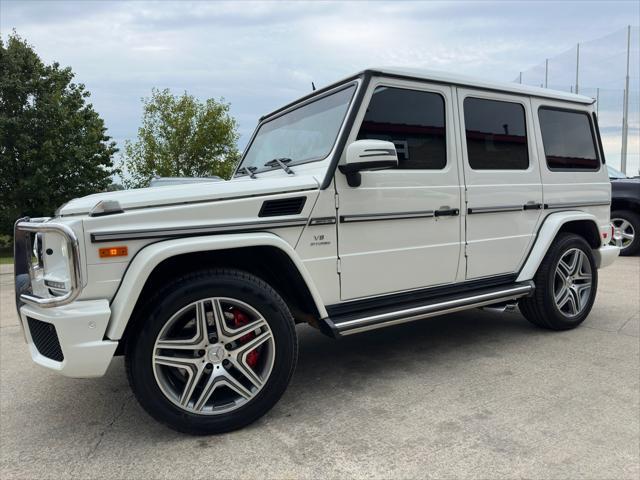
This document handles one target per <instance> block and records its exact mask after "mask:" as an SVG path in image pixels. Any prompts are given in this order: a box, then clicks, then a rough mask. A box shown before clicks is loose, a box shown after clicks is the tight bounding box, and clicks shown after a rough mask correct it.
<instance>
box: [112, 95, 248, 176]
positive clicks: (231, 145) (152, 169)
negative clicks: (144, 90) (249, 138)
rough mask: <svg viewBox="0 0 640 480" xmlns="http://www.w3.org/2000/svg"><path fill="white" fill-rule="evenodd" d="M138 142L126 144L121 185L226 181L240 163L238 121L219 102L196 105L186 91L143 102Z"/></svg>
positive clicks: (153, 96) (196, 100)
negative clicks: (157, 177)
mask: <svg viewBox="0 0 640 480" xmlns="http://www.w3.org/2000/svg"><path fill="white" fill-rule="evenodd" d="M142 103H143V115H142V126H141V127H140V128H139V129H138V139H137V140H136V141H135V142H131V141H127V142H126V143H125V147H124V155H123V161H122V168H123V170H125V171H126V172H127V174H128V175H125V179H124V182H125V185H126V186H127V187H129V188H131V187H141V186H146V185H148V183H149V180H151V178H153V177H154V176H155V175H160V176H162V177H181V176H188V177H204V176H209V175H218V176H220V177H223V178H229V177H230V176H231V173H232V172H233V169H234V167H235V165H236V162H237V161H238V157H239V154H238V149H237V147H236V142H237V141H238V133H237V131H236V128H237V124H236V121H235V120H234V119H233V117H231V115H230V114H229V104H228V103H225V102H224V100H223V99H220V100H214V99H212V98H210V99H207V100H206V101H204V102H200V101H199V100H198V99H196V98H195V97H194V96H193V95H188V94H187V93H186V92H185V93H184V94H182V95H180V96H177V95H173V94H171V92H170V91H169V89H164V90H158V89H153V90H152V91H151V97H150V98H143V99H142Z"/></svg>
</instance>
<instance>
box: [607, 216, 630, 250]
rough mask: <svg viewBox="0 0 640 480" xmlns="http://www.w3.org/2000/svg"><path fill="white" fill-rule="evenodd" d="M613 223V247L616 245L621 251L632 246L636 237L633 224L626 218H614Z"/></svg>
mask: <svg viewBox="0 0 640 480" xmlns="http://www.w3.org/2000/svg"><path fill="white" fill-rule="evenodd" d="M611 223H612V224H613V236H612V237H611V245H615V246H616V247H620V248H621V249H624V248H627V247H628V246H629V245H631V244H632V243H633V240H634V239H635V237H636V232H635V229H634V228H633V225H632V224H631V222H629V221H628V220H625V219H624V218H612V219H611Z"/></svg>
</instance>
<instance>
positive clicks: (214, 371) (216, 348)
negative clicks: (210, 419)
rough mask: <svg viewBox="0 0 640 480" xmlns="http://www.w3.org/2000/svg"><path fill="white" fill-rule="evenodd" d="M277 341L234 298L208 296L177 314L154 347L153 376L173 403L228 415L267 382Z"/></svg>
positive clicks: (257, 316)
mask: <svg viewBox="0 0 640 480" xmlns="http://www.w3.org/2000/svg"><path fill="white" fill-rule="evenodd" d="M274 359H275V341H274V337H273V333H272V332H271V328H270V327H269V324H268V323H267V321H266V320H265V319H264V318H263V317H262V315H260V313H258V311H257V310H255V309H254V308H253V307H251V306H250V305H247V304H246V303H244V302H241V301H239V300H236V299H233V298H223V297H216V298H207V299H203V300H199V301H196V302H193V303H191V304H189V305H187V306H186V307H184V308H182V309H181V310H179V311H178V312H176V313H175V314H174V315H173V316H172V317H171V318H170V319H169V320H168V321H167V323H166V324H165V325H164V327H163V328H162V330H160V333H159V334H158V337H157V338H156V342H155V345H154V348H153V358H152V362H153V372H154V375H155V378H156V382H157V383H158V386H159V387H160V390H161V391H162V393H163V394H164V395H165V396H166V397H167V398H168V399H169V400H170V401H171V402H173V403H174V404H175V405H177V406H178V407H180V408H182V409H183V410H186V411H188V412H192V413H197V414H201V415H216V414H221V413H228V412H231V411H233V410H236V409H238V408H240V407H241V406H243V405H245V404H246V403H247V402H249V401H250V400H251V399H252V398H254V397H255V396H256V395H257V394H258V392H260V390H262V388H263V386H264V385H265V383H266V382H267V380H268V379H269V375H270V374H271V370H272V368H273V363H274Z"/></svg>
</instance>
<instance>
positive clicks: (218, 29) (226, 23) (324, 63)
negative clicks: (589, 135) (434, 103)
mask: <svg viewBox="0 0 640 480" xmlns="http://www.w3.org/2000/svg"><path fill="white" fill-rule="evenodd" d="M639 5H640V3H639V2H637V1H629V2H615V1H601V2H600V1H580V2H558V1H555V2H552V1H549V2H545V1H538V2H516V1H513V2H507V1H498V2H481V1H472V2H416V1H414V2H399V1H396V2H382V1H377V2H364V1H359V2H321V1H314V2H308V3H302V2H282V1H281V2H277V1H273V2H253V1H236V2H204V1H201V2H193V3H188V2H171V1H162V2H145V1H45V2H41V1H28V0H22V1H11V0H0V30H1V33H2V36H3V38H6V36H7V35H8V34H9V33H10V32H11V30H12V29H15V30H16V32H17V33H18V34H20V35H21V36H22V37H23V38H25V39H27V41H28V42H29V43H31V44H32V45H33V46H34V47H35V49H36V51H37V52H38V53H39V55H40V56H41V57H42V58H43V60H44V61H46V62H52V61H58V62H60V63H61V64H62V65H65V66H66V65H69V66H71V67H72V68H73V70H74V72H75V73H76V78H77V80H78V81H80V82H83V83H85V84H86V86H87V88H88V89H89V90H90V91H91V93H92V96H91V101H92V103H93V104H94V106H95V108H96V109H97V110H98V112H99V113H100V114H101V115H102V117H103V118H104V119H105V121H106V124H107V127H108V129H109V133H110V135H112V136H113V137H114V138H115V140H116V141H117V142H118V143H119V144H120V145H122V142H123V141H124V140H125V139H128V138H134V137H135V135H136V130H137V127H138V125H139V121H140V114H141V108H140V97H143V96H147V95H149V92H150V90H151V88H152V87H158V88H164V87H168V88H170V89H172V90H173V91H174V92H176V93H180V92H182V91H184V90H186V91H188V92H189V93H192V94H195V95H196V96H198V97H201V98H207V97H216V98H218V97H224V98H225V99H226V100H227V101H229V102H231V104H232V113H233V115H234V116H235V117H236V118H237V120H238V122H239V126H240V133H241V135H242V138H241V141H240V146H241V147H243V146H244V145H245V143H246V141H247V138H248V136H249V135H250V133H251V131H252V130H253V128H254V127H255V125H256V122H257V119H258V117H259V116H260V115H261V114H263V113H266V112H268V111H270V110H273V109H274V108H276V107H277V106H279V105H281V104H283V103H285V102H288V101H290V100H292V99H295V98H296V97H299V96H301V95H303V94H306V93H307V92H309V91H310V89H311V81H314V82H315V84H316V86H322V85H325V84H327V83H330V82H332V81H334V80H337V79H339V78H341V77H344V76H346V75H349V74H350V73H353V72H355V71H358V70H360V69H363V68H365V67H367V66H380V65H395V66H411V67H420V68H430V69H437V70H447V71H452V72H456V73H464V74H468V75H475V76H479V77H484V78H488V79H495V80H501V81H511V80H513V79H515V78H516V77H517V76H518V73H519V72H520V71H529V70H530V69H531V67H533V66H535V65H538V64H540V63H541V62H544V59H545V58H548V57H554V56H556V55H558V54H561V53H562V52H566V51H568V50H570V49H571V48H573V47H574V46H575V44H576V43H577V42H581V41H588V40H592V39H595V38H599V37H604V36H606V35H608V34H610V33H611V32H614V31H617V30H621V29H623V28H624V27H625V26H626V25H628V24H633V25H637V24H638V23H639V17H640V7H639ZM616 38H617V37H616ZM618 43H619V42H618ZM634 44H635V40H634ZM617 47H618V46H617V43H616V48H617ZM620 50H624V48H623V47H622V48H621V49H620ZM618 53H619V52H618ZM565 56H566V55H565ZM560 58H563V57H560ZM567 58H568V60H567V61H566V62H565V63H570V61H571V59H570V57H567ZM620 58H621V57H620ZM636 63H637V60H636ZM563 68H567V69H568V70H567V71H569V72H570V71H571V70H572V68H574V65H567V66H565V67H563ZM620 68H622V67H620ZM607 70H611V69H607ZM613 70H617V67H616V69H613ZM569 76H571V74H569ZM525 78H526V76H525ZM636 79H637V77H636ZM623 82H624V72H621V74H620V75H619V76H618V75H615V76H613V77H611V78H609V79H608V85H607V87H608V88H610V89H612V90H616V89H618V90H620V91H621V89H622V88H623V85H624V83H623ZM614 103H615V102H614ZM611 116H612V118H619V117H620V116H621V113H620V114H618V113H617V112H615V111H614V112H612V113H611ZM632 133H633V132H632ZM635 133H637V131H636V132H635ZM632 137H634V135H632ZM635 137H637V135H635ZM632 140H633V138H632ZM615 141H616V140H615V138H613V137H612V138H611V140H610V142H611V147H610V149H611V153H609V157H611V158H612V159H614V160H613V161H612V162H611V163H613V164H616V163H617V162H619V153H618V154H617V153H616V151H615V150H618V151H619V149H618V147H617V145H616V144H615ZM630 148H633V149H635V152H636V159H635V160H634V163H635V169H636V170H637V168H638V167H637V138H635V146H633V147H630Z"/></svg>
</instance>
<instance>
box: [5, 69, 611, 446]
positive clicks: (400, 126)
mask: <svg viewBox="0 0 640 480" xmlns="http://www.w3.org/2000/svg"><path fill="white" fill-rule="evenodd" d="M610 199H611V186H610V183H609V179H608V176H607V169H606V167H605V165H604V155H603V151H602V142H601V141H600V137H599V134H598V125H597V119H596V115H595V113H594V108H593V100H592V99H591V98H587V97H583V96H578V95H573V94H568V93H563V92H555V91H551V90H546V89H540V88H532V87H526V86H523V85H517V84H497V83H489V82H484V81H477V80H473V79H468V78H465V77H458V76H452V75H445V74H441V73H434V72H419V71H410V70H396V69H376V70H366V71H364V72H361V73H358V74H356V75H353V76H351V77H349V78H346V79H344V80H342V81H340V82H337V83H335V84H332V85H330V86H328V87H326V88H323V89H321V90H317V91H315V92H313V93H311V94H309V95H307V96H305V97H303V98H301V99H299V100H297V101H295V102H293V103H291V104H289V105H286V106H284V107H282V108H280V109H278V110H276V111H274V112H272V113H270V114H268V115H266V116H264V117H262V118H261V119H260V122H259V124H258V127H257V128H256V130H255V133H254V134H253V136H252V137H251V139H250V141H249V143H248V146H247V148H246V150H245V152H244V155H243V157H242V160H241V162H240V163H239V165H238V167H237V170H236V171H235V174H234V176H233V178H232V179H231V180H230V181H225V182H217V183H211V182H209V183H199V184H190V185H175V186H166V187H163V188H148V189H140V190H129V191H119V192H111V193H101V194H96V195H91V196H88V197H84V198H78V199H74V200H71V201H70V202H68V203H67V204H65V205H63V206H62V207H60V209H59V210H58V211H57V212H56V213H55V216H54V217H53V218H46V219H28V218H23V219H20V220H18V221H17V223H16V226H15V274H16V296H17V304H18V310H19V316H20V322H21V324H22V326H23V328H24V333H25V337H26V340H27V343H28V345H29V348H30V351H31V356H32V358H33V360H34V361H35V362H36V363H38V364H40V365H42V366H45V367H47V368H50V369H51V370H54V371H57V372H59V373H61V374H63V375H67V376H71V377H96V376H101V375H103V374H104V373H105V371H106V369H107V367H108V366H109V364H110V362H111V360H112V358H113V357H114V356H115V355H120V354H122V355H124V356H125V365H126V371H127V375H128V378H129V381H130V384H131V387H132V389H133V391H134V393H135V395H136V397H137V399H138V400H139V402H140V403H141V404H142V406H143V407H144V408H145V409H146V411H148V412H149V413H150V414H151V415H152V416H153V417H155V418H156V419H157V420H159V421H161V422H163V423H165V424H167V425H169V426H171V427H172V428H175V429H178V430H181V431H184V432H189V433H199V434H205V433H215V432H223V431H228V430H232V429H235V428H239V427H242V426H244V425H246V424H248V423H250V422H252V421H254V420H256V419H257V418H258V417H260V416H261V415H263V414H264V413H265V412H267V411H268V410H269V409H270V408H271V407H272V406H273V405H274V404H275V403H276V401H277V400H278V399H279V398H280V396H281V395H282V394H283V392H284V390H285V388H286V387H287V384H288V382H289V379H290V378H291V375H292V373H293V370H294V367H295V364H296V358H297V348H298V346H297V340H296V330H295V324H296V323H300V322H306V323H309V324H310V325H312V326H314V327H316V328H318V329H319V330H320V331H322V332H324V333H325V334H327V335H331V336H333V337H341V336H345V335H353V334H356V333H359V332H365V331H368V330H372V329H377V328H382V327H388V326H391V325H396V324H399V323H402V322H409V321H416V320H422V319H425V318H428V317H433V316H436V315H441V314H444V313H449V312H455V311H459V310H463V309H469V308H475V307H485V306H509V305H515V304H516V303H517V305H518V306H519V309H520V311H521V312H522V314H523V315H524V316H525V317H526V318H527V319H528V320H530V321H531V322H532V323H534V324H535V325H537V326H539V327H543V328H548V329H552V330H565V329H570V328H573V327H576V326H578V325H579V324H580V323H581V322H582V321H583V320H584V319H585V317H586V316H587V315H588V314H589V311H590V310H591V307H592V305H593V302H594V299H595V295H596V289H597V286H598V269H599V268H602V267H604V266H606V265H608V264H610V263H611V262H612V261H613V260H614V259H615V257H616V256H617V255H618V250H619V249H618V247H616V246H615V245H610V244H609V243H610V239H611V235H612V226H611V224H610V221H609V205H610ZM452 321H455V320H454V319H452Z"/></svg>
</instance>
